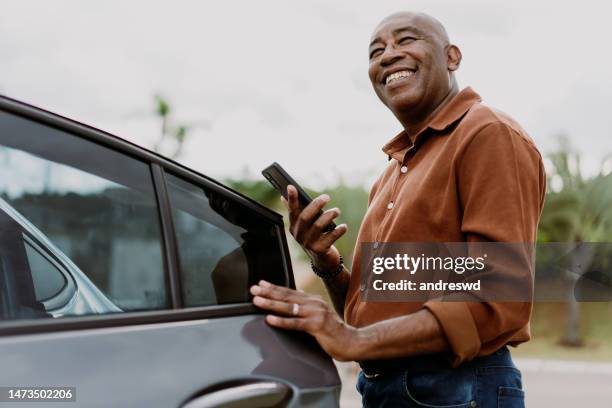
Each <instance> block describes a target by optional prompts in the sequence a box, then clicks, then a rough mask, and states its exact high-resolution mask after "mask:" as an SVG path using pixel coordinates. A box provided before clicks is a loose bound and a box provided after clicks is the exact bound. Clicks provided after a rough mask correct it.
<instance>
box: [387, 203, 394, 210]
mask: <svg viewBox="0 0 612 408" xmlns="http://www.w3.org/2000/svg"><path fill="white" fill-rule="evenodd" d="M392 208H393V201H391V202H389V204H387V209H388V210H390V209H392Z"/></svg>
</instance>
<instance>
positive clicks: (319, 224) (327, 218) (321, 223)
mask: <svg viewBox="0 0 612 408" xmlns="http://www.w3.org/2000/svg"><path fill="white" fill-rule="evenodd" d="M340 214H341V211H340V209H339V208H332V209H330V210H327V211H325V212H324V213H323V214H321V216H320V217H319V218H318V219H317V220H316V221H315V223H314V224H313V227H314V229H315V232H316V235H317V236H319V235H321V232H322V231H323V230H324V229H325V227H327V226H328V225H329V223H330V222H332V221H333V220H334V218H337V217H339V216H340Z"/></svg>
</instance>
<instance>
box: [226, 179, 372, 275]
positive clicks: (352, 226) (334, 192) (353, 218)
mask: <svg viewBox="0 0 612 408" xmlns="http://www.w3.org/2000/svg"><path fill="white" fill-rule="evenodd" d="M224 183H225V184H227V185H228V186H229V187H231V188H233V189H234V190H236V191H239V192H240V193H242V194H244V195H246V196H247V197H249V198H251V199H253V200H255V201H257V202H259V203H260V204H262V205H264V206H266V207H268V208H272V209H274V210H276V211H279V212H281V213H282V214H283V215H284V216H285V225H288V220H287V218H286V216H287V212H286V210H285V208H284V207H283V206H282V204H281V201H280V195H279V194H278V193H277V192H276V190H274V189H273V188H272V186H270V184H269V183H268V182H267V181H265V180H234V179H226V180H224ZM304 188H305V189H306V192H307V193H308V194H309V195H310V196H311V197H313V198H314V197H317V196H318V195H320V194H323V193H325V194H328V195H329V196H330V197H331V202H330V203H329V204H328V205H327V207H326V208H334V207H338V208H339V209H340V211H341V212H342V214H341V215H340V217H338V218H337V219H336V220H335V222H336V224H342V223H343V224H346V225H347V226H348V231H347V233H346V234H345V235H344V236H343V237H342V238H340V239H339V240H338V241H336V247H337V248H338V250H339V251H340V253H341V254H342V255H343V257H344V258H345V260H346V263H347V265H350V264H351V261H352V257H353V249H354V245H355V242H356V241H357V232H358V231H359V226H360V224H361V220H362V219H363V216H364V214H365V211H366V208H367V204H368V192H367V191H366V190H365V189H364V188H363V187H359V186H357V187H350V186H346V185H344V184H343V183H339V184H338V185H336V186H334V187H331V188H327V189H325V190H324V191H315V190H311V189H309V188H307V187H304ZM304 256H305V255H304Z"/></svg>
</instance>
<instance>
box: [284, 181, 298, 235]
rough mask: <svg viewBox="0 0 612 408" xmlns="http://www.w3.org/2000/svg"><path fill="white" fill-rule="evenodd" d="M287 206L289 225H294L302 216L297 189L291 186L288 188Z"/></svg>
mask: <svg viewBox="0 0 612 408" xmlns="http://www.w3.org/2000/svg"><path fill="white" fill-rule="evenodd" d="M287 205H288V208H289V223H290V225H294V224H295V222H296V221H297V218H298V217H299V215H300V212H301V209H300V203H299V201H298V192H297V189H296V188H295V187H294V186H292V185H291V184H290V185H288V186H287Z"/></svg>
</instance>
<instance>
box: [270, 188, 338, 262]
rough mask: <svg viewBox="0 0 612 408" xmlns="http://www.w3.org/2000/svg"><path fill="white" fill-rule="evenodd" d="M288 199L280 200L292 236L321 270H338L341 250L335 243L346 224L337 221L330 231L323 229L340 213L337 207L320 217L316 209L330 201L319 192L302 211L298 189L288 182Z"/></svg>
mask: <svg viewBox="0 0 612 408" xmlns="http://www.w3.org/2000/svg"><path fill="white" fill-rule="evenodd" d="M287 198H288V199H287V200H285V199H284V198H281V199H282V201H283V204H285V206H286V207H287V210H288V211H289V223H290V225H289V231H290V232H291V235H293V237H294V238H295V240H296V241H297V242H298V243H299V244H300V245H301V246H302V248H304V250H305V251H306V253H307V254H308V255H309V256H310V259H312V262H313V264H314V265H315V267H316V268H317V269H319V270H320V271H323V272H328V271H333V270H335V269H337V268H338V266H339V265H340V253H339V252H338V250H337V249H336V247H335V246H334V242H336V240H337V239H338V238H340V237H341V236H342V235H344V233H346V231H348V227H347V226H346V224H340V225H338V226H337V227H336V228H335V229H334V230H332V231H330V232H325V231H324V229H325V227H326V226H327V225H328V224H329V223H330V222H332V221H333V220H334V218H336V217H338V216H339V215H340V209H338V208H332V209H329V210H326V211H324V212H323V214H321V215H320V216H319V211H321V210H322V209H323V207H325V205H326V204H327V203H328V202H329V200H330V198H329V196H328V195H327V194H322V195H320V196H318V197H317V198H315V199H314V200H312V202H311V203H310V204H308V205H307V206H306V207H305V208H304V209H303V210H302V209H301V208H300V204H299V201H298V192H297V190H296V188H295V187H294V186H291V185H290V186H287Z"/></svg>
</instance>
